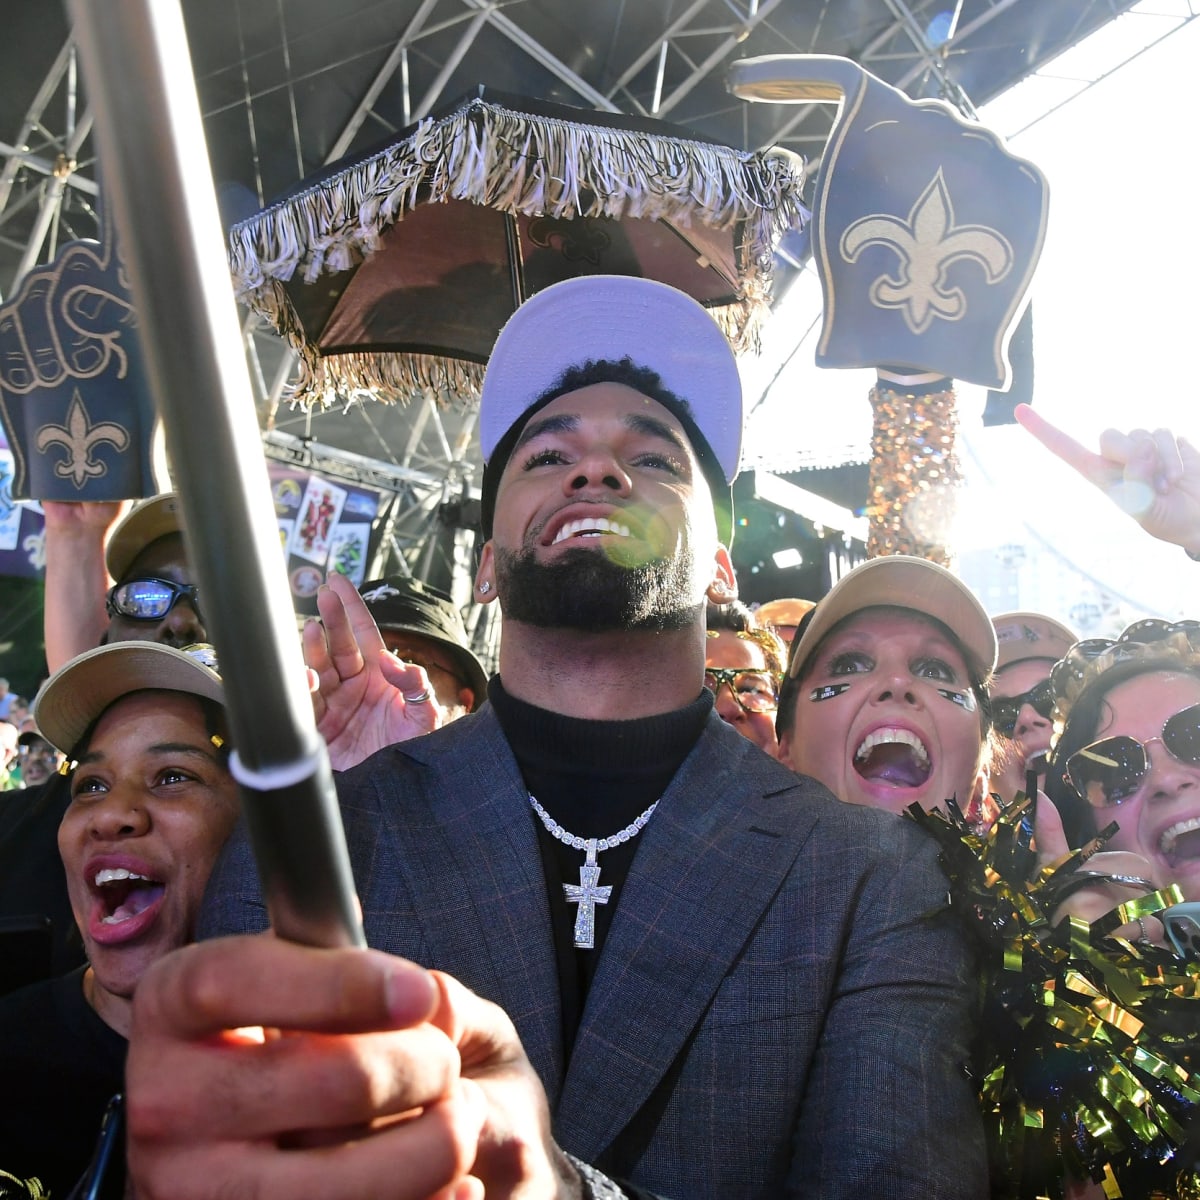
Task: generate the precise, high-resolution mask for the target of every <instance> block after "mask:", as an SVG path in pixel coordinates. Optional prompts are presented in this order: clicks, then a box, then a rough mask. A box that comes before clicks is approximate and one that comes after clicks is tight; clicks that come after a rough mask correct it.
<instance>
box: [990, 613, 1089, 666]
mask: <svg viewBox="0 0 1200 1200" xmlns="http://www.w3.org/2000/svg"><path fill="white" fill-rule="evenodd" d="M992 624H993V625H994V626H995V628H996V641H997V643H998V644H999V653H998V655H997V658H996V670H997V671H999V670H1001V669H1003V668H1004V667H1011V666H1012V665H1013V663H1019V662H1024V661H1025V660H1026V659H1029V658H1046V659H1050V660H1051V661H1053V662H1058V660H1059V659H1060V658H1062V656H1063V655H1064V654H1066V652H1067V651H1068V650H1069V649H1070V648H1071V647H1072V646H1073V645H1075V643H1076V642H1077V641H1079V635H1078V634H1077V633H1076V632H1075V631H1074V630H1073V629H1071V628H1070V627H1069V626H1066V625H1064V624H1063V623H1062V622H1061V621H1056V620H1054V619H1053V617H1047V616H1045V615H1044V614H1043V613H1034V612H1011V613H1001V614H1000V616H998V617H993V618H992Z"/></svg>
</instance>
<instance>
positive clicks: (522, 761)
mask: <svg viewBox="0 0 1200 1200" xmlns="http://www.w3.org/2000/svg"><path fill="white" fill-rule="evenodd" d="M741 428H742V400H741V388H740V383H739V379H738V374H737V368H736V364H735V362H734V359H733V356H732V354H731V352H730V350H729V347H728V345H727V343H726V342H725V340H724V337H723V336H722V334H721V333H720V332H719V330H718V328H717V326H716V324H715V323H714V322H713V321H712V319H711V317H710V316H709V315H708V314H707V313H706V312H705V311H704V310H703V309H702V308H701V307H700V306H699V305H697V304H696V303H695V302H694V301H692V300H691V299H689V298H688V297H686V296H684V295H682V294H681V293H679V292H676V291H674V290H673V289H671V288H668V287H666V286H664V285H661V284H657V283H653V282H650V281H647V280H639V279H632V278H625V277H605V276H593V277H589V278H583V279H576V280H572V281H569V282H566V283H562V284H558V285H556V286H554V287H551V288H548V289H546V290H545V291H543V292H540V293H538V294H537V295H536V296H535V297H534V298H533V299H531V300H530V301H528V302H527V303H526V304H525V305H523V306H522V307H521V308H520V309H519V310H518V311H517V313H516V314H515V315H514V317H513V318H512V319H511V320H510V322H509V323H508V325H507V326H506V327H505V329H504V330H503V331H502V333H501V335H500V337H499V340H498V341H497V343H496V347H495V350H494V352H493V354H492V357H491V360H490V362H489V365H488V370H487V376H486V379H485V383H484V388H483V398H482V403H481V411H480V432H481V439H482V443H483V452H484V458H485V461H486V463H487V469H486V473H485V477H484V481H483V519H484V531H485V535H486V536H487V539H488V540H487V542H486V544H485V545H484V546H483V549H482V554H481V559H480V565H479V569H478V573H477V576H476V581H475V595H476V598H477V599H478V600H479V601H481V602H483V603H492V602H495V601H497V600H498V601H499V603H500V604H501V606H502V608H503V610H504V638H503V641H502V645H501V651H500V664H499V666H500V669H499V674H498V677H496V678H494V679H493V680H492V682H491V684H490V686H489V701H488V704H486V705H484V706H483V708H482V709H481V710H480V711H479V712H477V713H474V714H472V715H470V716H467V717H464V718H462V719H461V720H459V721H457V722H454V723H453V724H452V725H450V726H447V727H446V728H444V729H441V730H438V731H437V732H436V733H433V734H430V735H429V736H427V737H423V738H417V739H414V740H412V741H408V742H405V743H404V744H403V745H396V746H390V747H388V748H386V749H385V750H383V751H381V752H380V753H378V754H376V755H375V756H373V757H372V758H370V759H369V760H368V761H367V762H365V763H363V764H362V765H361V766H359V767H357V768H355V769H354V770H353V771H351V772H347V773H346V774H345V775H343V776H342V777H341V779H340V781H339V798H340V801H341V804H342V811H343V819H344V821H345V823H346V827H347V838H348V842H349V845H350V852H351V858H352V861H353V865H354V870H355V877H356V882H357V885H358V890H359V896H360V899H361V903H362V908H363V916H364V925H365V930H366V934H367V939H368V941H369V942H370V944H371V945H372V946H374V947H377V948H379V949H383V950H387V951H389V952H390V953H391V954H392V955H401V956H403V958H404V959H408V960H411V961H410V962H404V961H402V960H401V959H398V958H394V957H387V956H380V955H373V954H364V953H363V952H361V951H353V950H351V951H338V950H320V951H317V950H311V949H307V948H302V947H296V946H289V945H287V944H286V943H283V942H282V941H280V940H278V939H270V938H268V939H254V938H239V937H228V938H221V939H218V940H216V941H212V942H207V943H204V944H202V945H200V946H197V947H194V948H192V950H191V951H189V952H187V953H185V954H183V955H181V956H180V957H178V958H173V959H172V960H170V961H168V962H166V963H164V964H163V967H162V969H161V970H160V971H158V972H156V973H155V974H154V975H153V976H152V977H151V978H150V979H148V980H147V981H146V982H145V983H144V984H143V985H142V989H139V994H138V1001H139V1014H138V1018H137V1019H136V1021H135V1033H134V1038H133V1045H132V1049H131V1057H130V1064H129V1072H128V1083H129V1096H130V1120H131V1140H130V1155H131V1162H132V1165H133V1171H134V1175H135V1178H136V1181H137V1191H138V1195H139V1196H143V1195H145V1196H148V1197H155V1196H159V1195H164V1196H165V1195H168V1194H170V1195H172V1196H173V1197H178V1196H186V1197H200V1196H216V1195H229V1194H232V1193H233V1192H238V1193H239V1194H251V1193H253V1194H254V1195H256V1196H258V1197H261V1198H263V1200H265V1198H267V1197H272V1196H280V1197H282V1196H284V1195H288V1196H290V1195H292V1194H295V1190H296V1187H297V1185H298V1183H299V1181H302V1184H303V1186H302V1188H301V1190H303V1191H305V1192H306V1193H307V1194H312V1195H322V1196H348V1197H349V1196H365V1195H385V1194H386V1195H389V1196H394V1197H401V1198H407V1197H410V1196H426V1195H433V1194H435V1193H436V1195H437V1196H439V1197H443V1196H454V1197H457V1198H459V1200H465V1198H466V1197H479V1196H481V1195H482V1194H483V1190H482V1189H483V1188H486V1190H487V1193H488V1195H505V1196H514V1195H520V1196H522V1197H538V1196H546V1197H549V1196H560V1197H578V1196H605V1197H609V1196H620V1195H633V1196H636V1195H644V1194H645V1193H644V1191H642V1190H641V1189H651V1190H652V1191H653V1192H656V1193H659V1194H662V1195H667V1196H678V1197H683V1196H687V1197H722V1198H729V1197H737V1196H751V1195H753V1196H783V1195H791V1194H794V1195H799V1194H802V1193H803V1194H809V1195H820V1196H822V1197H826V1198H831V1197H851V1196H853V1197H859V1196H863V1195H871V1196H878V1197H912V1198H913V1200H916V1198H917V1197H920V1200H932V1198H936V1197H946V1198H949V1197H955V1198H958V1197H962V1196H971V1195H983V1194H985V1192H986V1187H987V1183H986V1171H985V1169H984V1166H983V1147H982V1138H981V1134H980V1124H979V1116H978V1112H977V1111H976V1107H975V1102H974V1099H973V1096H972V1094H971V1090H970V1087H969V1085H968V1082H967V1080H966V1078H965V1076H964V1074H963V1071H962V1066H963V1060H964V1057H965V1050H964V1046H965V1039H966V1037H967V1034H968V1025H969V1022H968V1019H967V1010H968V993H969V990H970V989H969V987H968V979H967V969H966V963H965V961H964V955H963V948H962V946H961V944H960V942H959V937H958V934H957V932H956V930H955V927H954V925H953V922H951V921H949V920H948V917H947V913H946V910H945V904H946V899H945V893H946V884H945V880H944V879H943V878H942V876H941V874H940V872H939V870H938V868H937V866H936V862H935V859H936V850H935V848H934V846H933V845H932V843H927V842H926V840H925V839H924V837H923V836H922V835H921V834H920V833H919V831H918V830H917V829H916V828H915V827H914V826H912V825H911V824H909V823H906V822H902V821H900V820H898V819H897V818H895V817H893V816H891V815H889V814H884V813H879V812H876V811H874V810H870V809H866V808H860V807H855V806H851V805H844V804H840V803H838V802H837V801H836V800H835V799H834V798H833V796H832V795H831V794H830V793H829V792H827V791H826V790H825V789H824V788H822V787H820V785H818V784H816V783H814V782H813V781H812V780H810V779H806V778H802V777H798V776H796V775H794V774H793V773H791V772H790V771H788V770H786V769H785V768H784V767H782V766H781V765H780V764H779V763H777V762H775V761H774V760H773V759H771V758H770V757H768V756H767V755H765V754H763V753H762V752H761V751H760V750H759V749H758V748H757V747H756V746H754V745H753V744H752V743H751V742H750V741H749V740H748V739H746V738H743V737H741V736H740V735H739V734H738V733H737V732H736V731H735V730H733V729H731V728H730V727H729V726H727V725H725V724H724V723H723V722H721V721H720V720H719V718H718V717H717V716H716V715H715V714H714V713H713V711H712V696H711V693H709V692H707V691H705V689H704V688H703V686H702V681H703V676H704V652H705V640H706V639H705V604H706V601H708V600H711V601H714V602H717V603H720V602H727V601H728V600H730V599H732V598H733V596H734V593H735V583H734V577H733V570H732V567H731V564H730V559H729V553H728V550H727V549H726V548H725V546H724V545H723V544H722V542H721V539H720V537H719V530H723V531H725V533H726V536H727V533H728V529H729V527H730V521H731V512H730V506H729V484H730V481H731V480H732V478H733V476H734V474H735V473H736V471H737V466H738V457H739V451H740V440H741ZM333 586H334V587H335V588H337V589H338V591H339V596H341V598H342V600H343V602H344V603H346V604H347V605H348V606H350V605H353V604H354V603H355V601H356V594H355V593H354V592H353V589H352V588H350V587H349V586H348V585H346V586H343V584H342V583H340V582H336V583H334V584H333ZM372 669H376V668H374V667H373V666H372V664H371V663H369V662H365V661H363V660H361V659H360V660H359V661H357V662H354V663H352V664H351V665H350V666H349V667H348V668H347V673H348V675H351V676H352V678H350V679H349V680H348V681H347V682H348V685H351V684H353V683H354V682H355V680H356V679H357V677H358V676H359V675H360V674H361V673H362V672H363V671H369V670H372ZM348 690H349V691H350V692H352V693H355V694H359V693H360V692H361V689H357V688H354V687H349V686H348ZM328 703H329V704H330V705H331V706H336V705H337V704H338V703H339V699H338V696H337V695H336V689H333V690H331V691H330V694H329V695H328ZM364 717H365V714H364ZM210 899H211V900H212V902H213V906H212V912H211V913H210V919H209V921H208V923H207V924H208V929H207V932H209V933H214V932H219V933H230V934H232V933H237V932H239V931H246V930H251V929H257V928H261V927H262V924H263V921H264V911H263V905H262V898H261V895H260V894H259V890H258V885H257V881H256V879H255V877H254V866H253V862H252V859H251V856H250V852H249V848H248V845H247V843H246V841H245V840H244V839H240V838H237V837H235V839H234V842H233V844H232V845H231V847H230V851H229V853H228V854H227V856H226V858H225V861H224V863H223V864H222V866H221V868H220V869H219V870H218V873H217V874H216V875H215V876H214V877H213V881H212V884H211V886H210ZM414 962H416V963H422V964H425V965H427V966H429V967H436V968H439V969H440V970H441V971H448V972H452V973H453V975H454V976H456V977H457V981H456V980H453V979H450V978H448V977H446V976H443V975H440V974H438V973H437V972H434V973H433V976H432V980H431V977H430V976H429V975H426V974H425V973H423V972H421V971H420V970H419V969H418V968H417V967H416V966H414V965H413V963H414ZM459 981H461V982H459ZM463 984H465V985H466V986H467V987H468V988H471V989H474V992H475V993H478V995H473V994H472V993H471V992H468V991H466V990H465V989H464V988H463V987H462V985H463ZM143 989H148V990H143ZM480 996H484V997H487V998H488V1000H490V1001H492V1002H494V1003H488V1002H487V1001H485V1000H482V999H480ZM497 1005H499V1006H500V1007H499V1008H497V1007H496V1006H497ZM501 1010H503V1011H501ZM506 1013H507V1015H506ZM510 1018H511V1020H510ZM245 1025H268V1026H275V1027H283V1028H286V1029H287V1030H288V1031H289V1036H288V1037H286V1038H284V1039H283V1040H274V1041H273V1040H270V1039H268V1041H267V1042H266V1043H265V1044H263V1045H258V1044H254V1043H252V1042H250V1041H248V1040H246V1039H245V1037H244V1036H242V1035H234V1034H231V1033H226V1032H223V1031H227V1030H232V1029H234V1028H235V1027H239V1026H245ZM381 1030H393V1031H394V1032H392V1033H390V1034H388V1035H386V1036H385V1035H383V1034H382V1033H380V1032H378V1031H381ZM301 1031H306V1032H301ZM356 1034H357V1035H362V1036H358V1037H355V1036H350V1035H356ZM280 1051H283V1053H280ZM402 1113H404V1114H408V1115H409V1119H407V1120H406V1121H404V1122H402V1123H399V1124H397V1123H396V1122H395V1117H396V1116H398V1115H399V1114H402ZM414 1113H416V1114H418V1115H416V1116H415V1117H414V1116H413V1115H412V1114H414ZM389 1117H390V1118H391V1123H390V1124H388V1123H385V1122H386V1120H387V1119H388V1118H389ZM369 1122H374V1124H371V1125H370V1128H371V1130H372V1136H370V1137H364V1136H363V1131H364V1129H366V1128H367V1127H368V1123H369ZM348 1129H349V1130H353V1131H354V1132H353V1134H352V1135H351V1136H352V1137H353V1139H354V1140H353V1141H352V1142H350V1143H347V1142H346V1141H345V1139H346V1137H347V1134H346V1130H348ZM297 1130H303V1131H306V1132H307V1137H308V1138H311V1139H314V1140H315V1141H316V1142H319V1143H322V1144H321V1145H319V1147H318V1148H315V1149H311V1150H305V1149H301V1148H299V1147H301V1146H304V1145H306V1144H309V1143H307V1142H306V1141H305V1139H304V1138H298V1137H297V1135H296V1131H297ZM283 1134H286V1135H287V1137H286V1144H287V1146H288V1147H289V1148H288V1149H286V1150H285V1149H278V1150H277V1151H276V1147H278V1146H280V1145H281V1135H283ZM331 1140H332V1141H338V1142H342V1143H343V1144H342V1145H340V1146H339V1147H338V1148H337V1150H336V1151H333V1150H331V1147H330V1145H329V1142H330V1141H331ZM587 1164H591V1165H587ZM618 1178H619V1179H624V1180H629V1181H631V1182H629V1183H627V1184H617V1183H616V1182H614V1179H618ZM289 1188H290V1189H291V1190H290V1191H289V1190H288V1189H289ZM181 1189H182V1190H181Z"/></svg>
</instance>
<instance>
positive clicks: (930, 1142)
mask: <svg viewBox="0 0 1200 1200" xmlns="http://www.w3.org/2000/svg"><path fill="white" fill-rule="evenodd" d="M338 783H339V787H338V790H339V799H340V803H341V809H342V817H343V820H344V822H345V826H346V834H347V839H348V842H349V846H350V853H351V859H352V862H353V867H354V874H355V881H356V884H357V887H358V890H359V895H360V897H361V900H362V905H363V913H364V921H365V926H366V933H367V940H368V941H369V943H370V944H371V945H372V946H375V947H377V948H380V949H383V950H388V951H391V952H393V953H396V954H400V955H403V956H405V957H407V958H410V959H413V960H415V961H416V962H420V963H423V964H425V965H427V966H431V967H438V968H440V969H442V970H445V971H448V972H450V973H451V974H453V975H455V976H457V977H458V978H459V979H460V980H462V982H464V983H465V984H467V985H468V986H469V987H471V988H473V989H475V990H476V991H477V992H479V993H481V994H482V995H484V996H486V997H488V998H489V999H491V1000H493V1001H495V1002H496V1003H497V1004H499V1005H501V1006H502V1007H503V1008H504V1009H505V1010H506V1011H507V1012H508V1014H509V1016H510V1017H511V1018H512V1020H513V1022H514V1023H515V1025H516V1027H517V1030H518V1032H519V1034H520V1036H521V1040H522V1043H523V1044H524V1047H525V1050H526V1053H527V1054H528V1056H529V1058H530V1060H531V1062H532V1063H533V1066H534V1067H535V1069H536V1070H537V1072H538V1075H539V1076H540V1077H541V1079H542V1082H543V1084H544V1086H545V1089H546V1093H547V1096H548V1098H549V1101H550V1107H551V1111H552V1113H553V1114H554V1128H555V1135H556V1137H557V1139H558V1141H559V1143H560V1145H562V1146H563V1147H564V1149H566V1150H567V1151H569V1152H570V1153H572V1154H574V1155H575V1156H577V1157H578V1158H580V1159H582V1160H584V1161H585V1162H589V1163H596V1164H600V1165H602V1166H603V1167H604V1168H605V1169H606V1170H608V1171H610V1173H612V1174H615V1175H619V1176H621V1177H624V1178H626V1179H628V1180H630V1181H631V1182H633V1183H635V1184H637V1185H638V1186H639V1187H643V1188H646V1189H649V1190H651V1191H654V1192H657V1193H660V1194H662V1195H665V1196H672V1197H679V1198H682V1197H714V1198H716V1197H721V1198H726V1197H742V1196H745V1197H775V1196H814V1197H822V1198H825V1197H856V1198H858V1197H872V1198H875V1197H880V1198H890V1197H911V1198H912V1200H939V1198H942V1197H945V1198H947V1200H949V1198H951V1197H953V1198H954V1200H961V1198H963V1197H967V1198H970V1197H976V1196H979V1197H983V1196H986V1195H987V1183H986V1170H985V1167H984V1151H983V1140H982V1134H981V1131H980V1121H979V1114H978V1111H977V1108H976V1104H975V1101H974V1098H973V1092H972V1091H971V1088H970V1087H969V1085H968V1082H967V1080H966V1079H965V1077H964V1075H963V1071H962V1065H963V1063H964V1062H965V1060H966V1041H967V1037H968V1033H969V1019H968V1007H969V1003H968V995H969V991H970V989H969V987H968V984H967V979H968V967H967V963H966V958H965V951H964V948H963V946H962V944H961V941H960V939H959V935H958V934H957V932H956V930H955V927H954V924H953V922H952V921H951V920H950V919H949V918H948V916H947V907H946V882H945V879H944V878H943V876H942V875H941V872H940V870H939V868H938V866H937V863H936V851H935V849H934V847H933V845H932V842H930V841H929V840H928V839H927V838H926V837H925V835H923V834H922V833H921V832H920V831H919V830H918V829H917V828H916V826H915V825H912V824H911V823H910V822H907V821H903V820H901V819H899V818H896V817H894V816H891V815H890V814H887V813H881V812H877V811H875V810H872V809H867V808H862V807H858V806H855V805H848V804H842V803H840V802H838V801H837V800H836V799H835V798H834V797H833V796H832V795H831V794H830V793H829V792H828V791H826V790H825V789H824V788H823V787H821V786H820V785H819V784H817V783H815V782H814V781H813V780H810V779H807V778H803V777H798V776H796V775H794V774H793V773H792V772H791V771H788V770H787V769H785V768H784V767H783V766H781V765H780V764H779V763H777V762H775V761H774V760H772V759H770V758H768V757H767V756H766V755H764V754H763V753H762V752H761V751H760V750H759V749H758V748H757V747H755V746H753V745H752V744H751V743H750V742H749V741H748V740H747V739H745V738H743V737H741V736H740V735H739V734H737V733H736V732H734V731H733V730H732V729H730V727H729V726H727V725H725V724H724V723H723V722H722V721H721V720H720V719H719V718H718V717H717V716H716V715H715V714H714V715H713V716H712V717H711V719H710V721H709V724H708V725H707V727H706V729H705V732H704V734H703V736H702V737H701V739H700V741H699V742H698V744H697V745H696V747H695V749H694V750H693V751H692V753H691V754H690V755H689V757H688V759H687V761H686V762H685V764H684V766H683V767H682V768H681V769H680V771H679V772H678V774H677V775H676V777H675V779H674V781H673V782H672V784H671V786H670V788H669V789H668V790H667V792H666V793H665V794H664V795H663V797H662V802H661V803H660V804H659V807H658V809H657V810H656V812H655V815H654V818H653V819H652V820H651V821H650V823H649V824H648V825H647V826H646V828H645V830H644V831H643V832H642V833H641V835H640V839H639V840H640V842H641V845H640V846H639V848H638V850H637V853H636V855H635V858H634V861H633V865H632V868H631V870H630V873H629V876H628V878H627V879H626V881H625V883H624V885H623V888H622V894H620V895H619V896H616V897H614V900H616V901H617V902H618V907H617V910H616V913H615V915H614V919H613V923H612V926H611V928H610V931H609V934H608V938H607V941H606V942H605V945H604V947H603V950H602V960H601V962H600V963H599V964H598V968H597V973H596V976H595V980H594V982H593V984H592V987H591V990H590V992H589V995H588V999H587V1007H586V1010H585V1012H584V1015H583V1020H582V1024H581V1027H580V1030H579V1033H578V1036H577V1039H576V1043H575V1045H574V1047H573V1048H572V1049H571V1051H570V1054H569V1056H568V1055H567V1054H566V1053H565V1052H564V1047H563V1045H562V1031H561V1020H560V1013H559V996H558V983H557V974H556V967H555V956H554V946H553V944H552V939H551V932H550V918H549V913H548V908H547V905H548V901H547V891H546V885H545V882H544V879H543V875H542V860H541V856H540V854H539V852H538V846H537V840H536V837H537V835H536V831H535V827H534V821H535V820H536V818H535V817H534V816H533V814H532V813H531V811H530V807H529V802H528V798H527V796H528V793H527V791H526V789H525V786H524V784H523V782H522V779H521V775H520V772H519V770H518V768H517V765H516V762H515V760H514V759H513V756H512V753H511V751H510V750H509V747H508V743H507V742H506V741H505V739H504V736H503V734H502V732H501V729H500V726H499V723H498V722H497V720H496V717H495V715H494V713H493V712H492V711H491V709H490V708H489V707H487V706H485V707H484V708H483V709H482V710H481V711H480V712H478V713H477V714H475V715H474V716H471V717H466V718H464V719H462V720H460V721H457V722H455V723H454V724H452V725H450V726H448V727H447V728H445V729H443V730H440V731H439V732H437V733H434V734H431V735H429V736H427V737H423V738H418V739H416V740H414V741H410V742H406V743H404V744H402V745H398V746H393V747H390V748H388V749H387V750H384V751H381V752H380V753H379V754H377V755H375V756H373V757H372V758H371V759H369V760H368V761H367V762H365V763H363V764H361V765H360V766H359V767H356V768H355V769H354V770H353V771H350V772H347V773H346V774H345V775H343V776H341V777H339V781H338ZM265 925H266V914H265V910H264V906H263V901H262V898H261V894H260V892H259V889H258V885H257V880H256V876H255V872H254V865H253V861H252V858H251V855H250V851H249V848H248V845H247V842H246V840H245V836H244V833H243V832H241V831H239V833H238V834H237V835H235V838H234V839H233V841H232V842H231V843H230V845H229V846H228V847H227V848H226V853H225V854H224V856H223V858H222V861H221V863H220V864H219V865H218V868H217V870H216V872H215V873H214V876H213V879H212V881H211V882H210V886H209V893H208V902H207V904H206V916H205V919H204V921H203V928H202V933H203V935H205V936H207V935H212V934H219V933H231V932H245V931H250V930H255V929H261V928H263V927H265ZM568 1057H569V1061H568Z"/></svg>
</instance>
